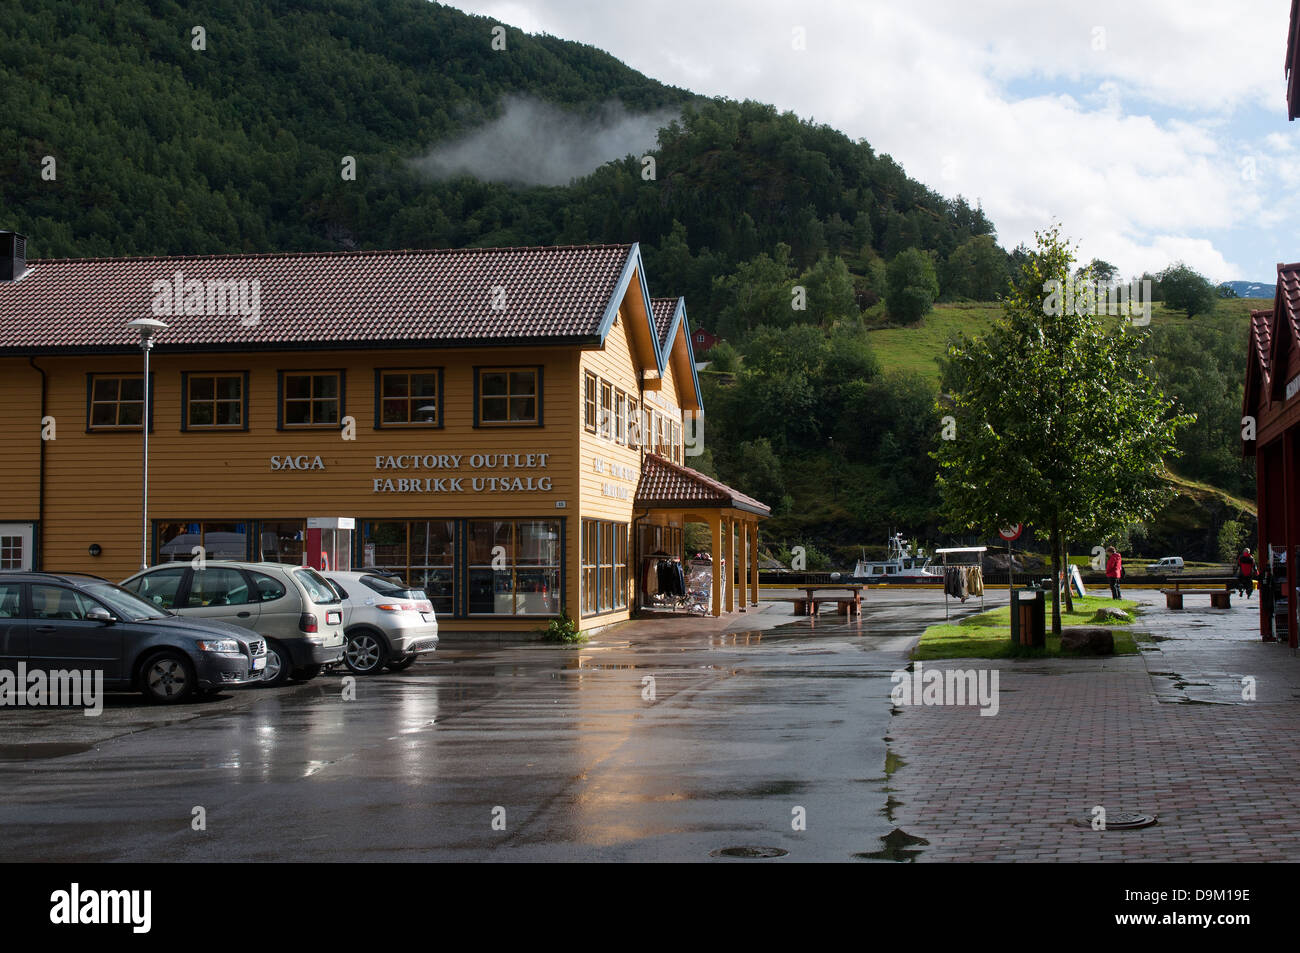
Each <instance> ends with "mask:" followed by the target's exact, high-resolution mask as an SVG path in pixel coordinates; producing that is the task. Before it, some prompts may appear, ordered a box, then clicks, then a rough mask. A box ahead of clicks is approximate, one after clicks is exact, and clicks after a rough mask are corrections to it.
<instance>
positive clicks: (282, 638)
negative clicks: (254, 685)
mask: <svg viewBox="0 0 1300 953" xmlns="http://www.w3.org/2000/svg"><path fill="white" fill-rule="evenodd" d="M122 587H123V588H124V589H129V590H130V591H131V592H134V593H136V594H137V595H138V596H140V597H141V598H143V599H145V600H147V601H149V602H152V603H153V604H154V605H156V606H159V607H160V608H163V609H170V610H171V611H172V612H175V613H176V614H177V615H181V616H189V617H198V618H203V619H219V620H221V621H222V622H233V623H234V624H235V625H238V626H242V627H243V628H245V629H251V630H252V631H254V632H257V633H259V634H260V635H262V636H264V637H265V638H266V643H267V646H266V647H267V658H266V674H265V675H264V676H263V681H264V683H265V684H269V685H280V684H283V683H284V682H286V681H288V680H289V679H291V678H292V679H299V680H306V679H309V678H314V677H315V676H317V675H319V674H320V672H321V669H322V668H323V667H324V666H326V665H328V664H330V663H331V662H337V661H339V659H341V658H342V657H343V606H342V603H341V601H340V599H339V597H338V594H337V593H335V592H334V590H333V589H332V588H331V587H330V585H329V584H328V583H327V582H326V581H325V579H324V577H322V576H321V575H320V573H318V572H316V570H314V569H311V568H309V567H307V566H290V565H286V564H284V563H244V562H233V561H226V560H213V559H210V560H207V561H206V562H205V563H203V568H201V569H196V568H194V567H193V565H191V564H190V563H188V562H184V563H164V564H162V565H160V566H152V567H150V568H149V569H144V570H141V571H140V572H138V573H136V574H135V575H134V576H131V577H130V578H129V579H126V580H125V581H123V583H122Z"/></svg>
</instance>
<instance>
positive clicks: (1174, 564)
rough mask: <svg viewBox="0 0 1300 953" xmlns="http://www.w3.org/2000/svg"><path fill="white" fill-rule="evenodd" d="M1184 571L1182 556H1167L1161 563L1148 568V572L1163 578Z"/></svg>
mask: <svg viewBox="0 0 1300 953" xmlns="http://www.w3.org/2000/svg"><path fill="white" fill-rule="evenodd" d="M1182 571H1183V557H1182V556H1165V557H1163V558H1161V560H1160V561H1159V562H1155V563H1152V564H1151V565H1149V566H1147V572H1148V573H1151V574H1152V575H1155V576H1163V575H1165V574H1166V573H1175V572H1182Z"/></svg>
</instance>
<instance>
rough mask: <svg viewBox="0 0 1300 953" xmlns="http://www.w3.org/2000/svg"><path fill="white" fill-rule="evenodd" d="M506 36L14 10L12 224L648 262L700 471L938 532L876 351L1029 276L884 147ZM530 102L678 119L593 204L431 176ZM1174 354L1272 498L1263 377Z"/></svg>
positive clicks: (775, 497) (410, 2) (116, 239)
mask: <svg viewBox="0 0 1300 953" xmlns="http://www.w3.org/2000/svg"><path fill="white" fill-rule="evenodd" d="M495 26H496V24H495V22H494V21H491V20H488V19H484V18H481V17H473V16H468V15H466V14H463V13H460V12H458V11H456V10H454V9H451V8H449V7H442V6H437V5H435V4H431V3H428V2H426V0H328V2H320V3H316V4H312V5H310V6H304V5H301V4H290V3H285V2H259V0H212V2H210V3H207V4H204V5H203V7H202V9H201V11H199V12H196V11H195V10H193V9H190V8H183V7H182V6H181V5H179V4H176V3H171V2H166V0H125V2H120V3H112V4H85V3H78V2H64V3H48V4H40V5H35V4H17V5H13V6H12V8H11V9H10V10H8V11H7V13H6V25H5V29H4V30H3V31H0V140H2V141H4V142H5V143H7V144H10V147H9V148H7V149H5V150H3V151H2V152H0V227H5V228H15V229H17V230H19V231H22V232H24V233H26V234H27V235H28V236H29V255H30V256H31V257H61V256H85V255H138V254H156V253H167V254H178V253H221V252H245V251H248V252H253V251H285V250H294V251H306V250H329V249H353V248H397V247H436V246H470V245H520V244H554V243H589V242H611V241H613V242H626V241H639V242H641V243H642V246H643V249H644V253H645V256H646V261H647V272H648V278H649V281H650V286H651V291H652V293H654V294H656V295H673V296H675V295H685V297H686V300H687V307H688V311H689V314H690V317H691V320H692V322H693V324H694V325H695V326H697V327H706V328H709V329H711V330H714V331H716V332H718V333H720V334H722V335H723V336H724V338H725V339H726V341H727V344H726V345H725V346H724V347H722V348H720V349H719V351H718V353H717V354H716V355H714V356H715V358H716V360H715V363H714V370H715V371H717V372H721V373H713V374H706V375H704V376H705V380H706V384H705V386H706V406H707V407H708V411H709V418H708V419H709V430H708V431H707V433H706V446H707V447H708V448H709V451H708V452H707V453H706V454H705V456H704V457H703V458H697V459H696V460H695V461H694V462H695V463H696V464H697V465H698V466H700V467H701V468H703V469H706V470H709V471H711V472H715V473H717V474H718V475H720V476H721V477H723V478H724V479H726V480H728V481H731V482H734V483H735V484H736V485H737V486H739V487H741V488H743V489H745V490H747V491H748V492H751V493H753V494H755V495H757V496H759V497H760V498H762V499H764V500H768V501H770V502H771V503H772V504H773V505H774V508H775V510H776V511H777V513H778V517H777V518H776V519H775V520H773V521H772V523H771V524H770V533H771V536H772V538H773V539H774V540H776V541H778V542H784V543H786V544H790V543H793V542H804V543H811V544H813V545H816V546H820V547H821V548H822V549H824V550H826V549H829V548H830V547H831V546H834V545H840V546H845V547H851V546H852V545H853V544H856V543H859V542H871V541H875V540H879V539H881V538H883V537H884V535H885V533H886V532H887V531H888V530H889V529H891V528H897V529H902V530H905V531H908V532H911V533H914V534H922V535H926V534H927V533H929V534H934V533H935V530H934V517H933V514H934V511H935V504H936V502H937V501H936V499H935V495H934V494H935V490H934V464H933V462H932V460H931V459H930V458H929V455H928V451H929V450H930V449H931V446H932V443H933V441H934V440H935V439H937V435H938V424H937V416H936V413H935V409H934V408H935V400H936V398H937V396H938V392H937V387H936V383H935V381H936V375H935V374H934V373H933V372H930V371H929V370H927V369H924V368H921V369H918V368H917V367H916V365H915V363H914V362H913V363H912V364H910V365H909V364H908V363H907V362H903V361H900V362H899V363H898V364H897V365H895V364H894V363H893V362H891V360H890V359H889V357H888V354H887V353H886V354H885V356H884V357H883V358H882V355H881V353H877V350H876V348H875V347H873V345H874V343H875V340H874V339H873V331H872V329H873V328H879V327H884V326H893V327H894V328H895V329H894V330H891V331H889V332H888V333H889V334H891V335H907V334H912V333H917V334H919V333H921V332H920V330H919V329H914V328H913V327H910V326H907V325H911V324H912V323H913V322H915V321H916V320H917V319H919V318H920V317H921V316H922V315H924V314H925V313H926V311H928V310H929V307H930V304H931V302H932V301H935V300H937V301H992V300H994V299H995V298H996V297H997V295H998V294H999V293H1000V292H1001V290H1002V289H1003V288H1004V287H1005V284H1006V281H1007V275H1008V274H1009V271H1010V269H1011V268H1012V267H1014V266H1015V263H1016V261H1017V259H1018V256H1019V254H1020V252H1019V251H1016V252H1012V253H1011V254H1008V253H1007V252H1006V251H1004V250H1003V249H1002V248H1000V247H999V246H998V244H997V242H996V240H995V236H994V234H993V225H992V223H991V222H990V221H989V220H988V219H987V217H986V216H985V215H984V214H983V212H982V211H981V210H980V209H979V207H978V205H975V206H972V205H971V204H970V203H968V202H967V201H966V200H964V199H961V198H956V199H947V198H944V197H943V196H940V195H939V194H937V193H936V192H934V191H932V190H930V189H928V188H926V187H925V186H923V185H921V184H919V183H917V182H915V181H913V180H911V179H909V178H908V177H907V175H906V174H905V172H904V170H903V169H902V168H901V167H900V166H899V165H898V164H897V163H896V162H894V161H893V160H892V159H891V158H890V157H889V156H887V155H882V154H877V153H876V152H875V151H874V150H873V149H872V148H871V146H870V145H869V144H868V143H867V142H865V141H858V142H854V141H852V140H850V139H849V138H848V137H846V136H845V135H843V134H842V133H839V132H837V131H835V130H833V129H830V128H828V127H826V126H823V125H818V124H815V123H812V122H808V121H804V120H801V119H799V118H798V117H796V116H793V115H791V114H782V113H779V112H778V111H777V110H775V109H774V108H772V107H770V106H767V105H763V104H759V103H752V102H746V103H737V102H731V101H717V100H707V99H703V98H701V97H698V96H695V95H694V94H692V93H690V92H688V91H685V90H681V89H676V88H673V87H669V86H665V85H663V84H661V83H658V82H656V81H654V80H653V79H650V78H647V77H645V76H642V75H641V74H639V73H637V72H635V71H633V70H631V69H629V68H627V67H626V66H624V65H623V64H622V63H620V62H619V61H617V60H615V59H614V58H613V57H611V56H609V55H608V54H606V53H603V52H601V51H600V50H597V49H594V48H592V47H589V46H585V45H581V44H576V43H571V42H567V41H563V40H560V39H557V38H554V37H548V36H528V35H525V34H523V33H521V32H520V31H518V30H515V29H513V28H509V29H507V30H506V32H505V35H504V41H505V48H504V49H497V48H494V44H493V40H494V36H493V28H494V27H495ZM198 46H201V47H202V48H201V49H200V48H196V47H198ZM519 97H527V98H528V99H529V100H530V101H533V102H536V103H541V104H544V105H545V106H546V108H552V107H559V108H560V109H562V110H563V111H564V112H565V114H566V115H567V116H569V117H572V120H573V122H574V123H576V124H577V125H576V126H575V128H577V129H582V128H584V127H583V125H582V124H583V123H584V122H588V121H590V123H592V124H593V128H594V124H598V123H599V122H600V121H601V117H603V116H607V115H608V114H609V113H610V112H611V110H617V111H618V112H619V113H620V114H626V115H629V116H633V117H635V116H649V115H654V116H661V115H666V116H669V117H672V116H675V117H676V118H675V119H670V121H669V122H668V123H667V125H666V126H664V127H663V128H662V129H660V130H659V133H658V141H657V143H656V142H653V141H651V142H647V143H646V146H645V148H644V149H643V150H639V151H638V152H634V153H632V154H628V155H627V156H626V157H625V158H621V159H616V160H614V161H610V162H606V163H604V164H601V165H597V166H594V167H593V168H592V170H591V171H590V173H589V174H585V175H582V176H581V177H579V178H577V179H575V180H574V181H572V182H570V183H569V184H567V185H562V186H538V185H528V184H525V183H524V182H521V181H483V180H480V179H479V178H476V177H474V176H472V175H468V174H458V175H452V176H449V177H448V176H438V175H434V174H430V171H429V168H430V167H429V163H428V162H427V161H426V157H427V156H428V155H429V154H430V151H431V150H436V149H438V148H439V147H440V146H442V145H445V144H448V143H455V142H459V141H463V139H464V137H466V136H468V135H471V134H473V133H475V131H476V130H482V129H484V128H488V127H490V125H491V124H492V123H494V122H502V121H504V120H505V119H507V118H509V117H508V115H507V114H508V110H509V109H510V108H511V105H510V104H511V103H512V102H515V101H517V100H518V98H519ZM653 138H654V137H653V136H651V139H653ZM527 145H528V143H527V141H526V140H525V141H524V143H523V147H524V148H526V147H527ZM645 155H648V156H650V157H652V158H653V169H652V170H650V169H648V166H647V163H646V162H645V161H644V157H643V156H645ZM348 157H350V159H349V158H348ZM539 161H540V160H539ZM349 162H351V163H352V167H354V168H355V176H354V177H353V176H349V175H348V174H347V172H348V169H349ZM584 171H585V170H584ZM525 178H527V177H526V176H525ZM538 181H544V179H541V178H539V179H538ZM1068 226H1069V223H1066V229H1067V231H1068ZM1169 327H1170V329H1171V330H1170V331H1168V332H1165V331H1164V330H1162V329H1161V328H1157V334H1165V333H1168V334H1169V335H1170V337H1169V338H1168V339H1167V340H1163V341H1162V343H1161V345H1160V348H1159V349H1158V351H1159V353H1163V354H1165V355H1167V356H1172V355H1182V356H1185V358H1186V363H1185V364H1180V363H1179V361H1181V360H1182V357H1176V358H1174V357H1170V359H1169V360H1166V361H1165V364H1166V367H1167V370H1168V373H1169V376H1170V380H1171V381H1177V387H1180V388H1185V389H1186V391H1187V393H1188V395H1192V394H1193V393H1194V394H1195V395H1196V396H1195V397H1194V402H1195V403H1196V404H1197V406H1196V407H1189V409H1192V410H1194V411H1197V412H1200V411H1199V410H1198V408H1199V406H1200V405H1201V404H1204V405H1205V406H1206V409H1207V410H1208V411H1210V412H1211V413H1213V414H1214V415H1215V416H1214V423H1213V424H1212V425H1210V429H1206V430H1203V431H1202V435H1203V437H1204V441H1205V442H1204V443H1203V445H1202V444H1197V445H1195V446H1189V448H1188V449H1189V450H1191V451H1192V455H1193V456H1194V457H1195V459H1196V460H1197V461H1198V462H1196V463H1195V465H1194V466H1193V468H1192V471H1189V474H1190V475H1193V476H1196V477H1198V478H1201V479H1206V480H1211V481H1216V485H1219V486H1222V487H1224V488H1226V489H1230V490H1231V491H1232V492H1234V493H1242V494H1247V495H1248V493H1247V491H1248V490H1249V487H1248V486H1247V485H1246V484H1247V483H1248V477H1245V476H1243V473H1244V471H1242V470H1241V468H1240V467H1239V466H1238V467H1237V468H1236V469H1234V468H1233V466H1232V465H1231V464H1230V462H1229V461H1228V460H1227V458H1226V457H1225V456H1224V450H1223V448H1224V447H1225V446H1227V444H1225V443H1224V438H1223V433H1225V432H1226V431H1223V429H1222V428H1223V427H1224V426H1226V424H1223V423H1222V422H1221V421H1220V418H1221V417H1222V408H1223V407H1226V406H1227V405H1228V404H1231V402H1232V393H1237V394H1239V386H1240V385H1239V383H1234V382H1233V380H1232V379H1231V376H1230V375H1231V373H1235V372H1236V367H1235V365H1233V366H1232V367H1226V366H1225V367H1220V365H1225V362H1226V361H1227V359H1226V358H1223V359H1220V358H1217V357H1216V358H1215V360H1216V361H1218V364H1216V367H1218V368H1219V370H1220V371H1222V373H1217V372H1216V375H1211V376H1209V377H1207V376H1206V375H1205V374H1204V373H1202V372H1201V371H1200V370H1194V369H1193V368H1196V367H1199V366H1200V364H1198V362H1201V363H1203V362H1204V357H1205V355H1206V354H1207V353H1213V354H1216V355H1218V354H1221V353H1222V352H1223V341H1222V340H1220V338H1219V337H1215V338H1214V339H1213V340H1210V339H1209V338H1207V337H1206V335H1207V334H1209V335H1211V336H1214V335H1220V336H1221V334H1220V331H1218V330H1213V329H1211V330H1210V331H1205V332H1202V331H1191V332H1189V334H1190V336H1187V337H1184V336H1183V335H1182V332H1181V331H1179V330H1177V329H1175V327H1174V324H1173V323H1171V324H1170V325H1169ZM1180 368H1188V369H1189V370H1187V371H1186V373H1184V374H1183V375H1182V377H1179V374H1180V373H1181V372H1180ZM1164 370H1165V368H1162V373H1163V372H1164ZM1239 380H1240V377H1239V376H1238V377H1237V378H1236V381H1237V382H1239ZM1225 381H1226V382H1227V383H1226V385H1225ZM1225 386H1226V387H1227V389H1228V390H1229V391H1231V388H1233V387H1237V388H1238V390H1236V391H1233V392H1231V393H1228V394H1227V396H1226V397H1225V396H1224V395H1225ZM1180 393H1181V392H1180ZM1198 439H1199V438H1198ZM1207 461H1210V462H1207ZM932 538H933V535H932Z"/></svg>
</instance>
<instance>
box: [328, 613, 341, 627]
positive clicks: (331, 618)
mask: <svg viewBox="0 0 1300 953" xmlns="http://www.w3.org/2000/svg"><path fill="white" fill-rule="evenodd" d="M342 621H343V613H341V612H327V613H325V624H326V625H338V624H339V623H340V622H342Z"/></svg>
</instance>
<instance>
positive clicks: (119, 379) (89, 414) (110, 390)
mask: <svg viewBox="0 0 1300 953" xmlns="http://www.w3.org/2000/svg"><path fill="white" fill-rule="evenodd" d="M150 377H151V379H152V375H150ZM86 389H87V393H86V429H88V430H139V429H140V428H141V427H142V426H143V424H144V375H142V374H135V375H131V374H125V375H119V374H90V375H88V380H87V385H86ZM150 402H151V403H152V394H151V395H150ZM150 416H152V415H150ZM149 429H150V431H152V430H153V423H152V421H150V426H149Z"/></svg>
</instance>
